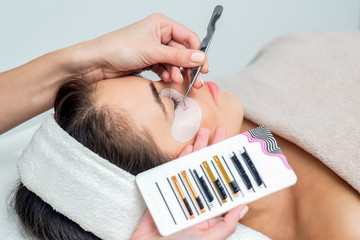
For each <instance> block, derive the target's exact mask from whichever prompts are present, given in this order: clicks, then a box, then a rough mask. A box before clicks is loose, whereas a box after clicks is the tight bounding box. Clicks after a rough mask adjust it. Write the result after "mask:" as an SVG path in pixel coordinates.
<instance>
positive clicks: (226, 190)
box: [211, 161, 233, 201]
mask: <svg viewBox="0 0 360 240" xmlns="http://www.w3.org/2000/svg"><path fill="white" fill-rule="evenodd" d="M211 164H212V166H213V168H214V169H215V172H216V174H217V175H218V176H219V178H218V180H219V181H220V183H221V184H222V185H221V186H222V189H223V192H224V190H225V192H226V193H227V194H226V193H225V192H224V193H223V194H224V195H226V196H229V198H230V200H231V201H233V199H232V197H231V195H230V193H229V191H228V189H227V188H226V187H223V186H225V184H224V181H223V180H222V179H221V177H220V174H219V172H218V170H217V169H216V167H215V164H214V162H213V161H211Z"/></svg>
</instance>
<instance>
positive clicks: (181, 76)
mask: <svg viewBox="0 0 360 240" xmlns="http://www.w3.org/2000/svg"><path fill="white" fill-rule="evenodd" d="M180 78H181V82H180V83H183V81H184V77H183V75H182V74H181V73H180Z"/></svg>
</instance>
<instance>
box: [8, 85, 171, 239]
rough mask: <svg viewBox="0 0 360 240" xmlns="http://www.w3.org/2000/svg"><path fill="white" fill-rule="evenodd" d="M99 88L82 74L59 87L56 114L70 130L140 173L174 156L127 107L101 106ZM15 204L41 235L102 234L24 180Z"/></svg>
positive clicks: (99, 151)
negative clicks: (67, 214) (96, 94)
mask: <svg viewBox="0 0 360 240" xmlns="http://www.w3.org/2000/svg"><path fill="white" fill-rule="evenodd" d="M95 89H96V85H89V84H88V83H86V82H84V81H83V80H81V79H72V80H70V81H67V82H66V83H64V84H63V85H62V86H61V87H60V88H59V91H58V93H57V96H56V99H55V103H54V108H55V120H56V122H57V123H58V124H59V125H60V126H61V127H62V128H63V129H64V130H65V131H66V132H68V133H69V134H70V135H71V136H72V137H73V138H75V139H76V140H77V141H79V142H80V143H82V144H83V145H84V146H85V147H87V148H89V149H90V150H92V151H94V152H95V153H97V154H99V155H100V156H101V157H103V158H105V159H107V160H109V161H110V162H111V163H113V164H115V165H116V166H118V167H121V168H122V169H124V170H126V171H128V172H130V173H132V174H135V175H136V174H138V173H140V172H142V171H145V170H147V169H149V168H152V167H155V166H157V165H159V164H161V163H164V162H166V161H169V160H170V159H171V158H172V157H171V156H169V155H166V154H164V153H163V152H162V151H160V149H159V148H158V147H157V146H156V145H155V143H154V141H153V139H152V138H151V136H150V135H149V134H148V133H147V132H145V131H140V130H138V129H137V128H136V126H135V125H134V124H133V121H131V118H130V116H129V115H128V114H126V112H125V111H123V110H121V109H113V108H112V109H111V108H110V107H109V106H98V105H97V104H96V101H95V98H94V92H95ZM14 207H15V211H16V213H17V215H18V218H19V219H20V222H21V224H22V226H23V227H24V229H25V230H26V231H27V232H28V233H29V234H30V235H32V236H33V237H36V238H38V239H46V240H50V239H51V240H52V239H54V240H55V239H56V240H57V239H64V240H65V239H66V240H80V239H81V240H85V239H87V240H89V239H90V240H91V239H99V238H98V237H96V236H95V235H94V234H92V233H90V232H86V231H85V230H83V229H82V228H81V227H80V226H79V225H78V224H76V223H74V222H73V221H71V220H70V219H68V218H67V217H65V216H63V215H62V214H60V213H58V212H56V211H55V210H53V209H52V207H51V206H50V205H49V204H47V203H45V202H44V201H43V200H42V199H41V198H40V197H38V196H37V195H36V194H35V193H33V192H31V191H30V190H28V189H27V188H26V187H25V186H24V185H23V184H22V183H19V186H18V187H17V190H16V193H15V196H14Z"/></svg>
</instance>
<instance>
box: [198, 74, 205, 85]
mask: <svg viewBox="0 0 360 240" xmlns="http://www.w3.org/2000/svg"><path fill="white" fill-rule="evenodd" d="M199 79H200V82H201V85H202V86H204V81H203V80H202V78H201V77H200V76H199Z"/></svg>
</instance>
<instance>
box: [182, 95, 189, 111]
mask: <svg viewBox="0 0 360 240" xmlns="http://www.w3.org/2000/svg"><path fill="white" fill-rule="evenodd" d="M185 98H186V97H184V99H183V102H184V111H185V110H187V109H188V107H187V106H186V103H185Z"/></svg>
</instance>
